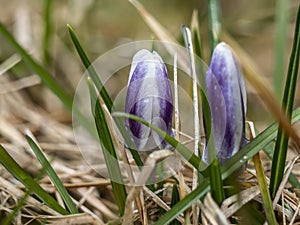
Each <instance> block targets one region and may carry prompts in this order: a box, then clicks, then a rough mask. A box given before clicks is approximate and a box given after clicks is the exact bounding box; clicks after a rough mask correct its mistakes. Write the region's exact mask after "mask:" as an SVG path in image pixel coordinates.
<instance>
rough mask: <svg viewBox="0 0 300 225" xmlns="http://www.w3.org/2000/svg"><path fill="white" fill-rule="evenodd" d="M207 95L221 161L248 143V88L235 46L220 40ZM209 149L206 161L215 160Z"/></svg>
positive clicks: (212, 63)
mask: <svg viewBox="0 0 300 225" xmlns="http://www.w3.org/2000/svg"><path fill="white" fill-rule="evenodd" d="M206 88H207V97H208V101H209V105H210V112H211V122H212V128H213V135H214V146H215V149H216V156H217V157H218V159H219V162H220V164H223V163H224V162H226V160H228V159H229V158H231V157H232V156H233V155H234V154H235V153H236V152H237V151H238V150H239V149H240V148H241V147H242V146H243V145H244V144H245V142H246V139H245V115H246V110H247V106H246V104H247V102H246V101H247V99H246V89H245V83H244V78H243V74H242V70H241V68H240V65H239V63H238V61H237V60H236V58H235V56H234V54H233V52H232V50H231V48H230V47H229V46H228V45H227V44H225V43H223V42H222V43H219V44H218V45H217V46H216V48H215V49H214V52H213V55H212V59H211V63H210V66H209V69H208V71H207V74H206ZM208 151H209V149H208V148H205V150H204V153H203V160H204V162H206V163H207V164H209V162H211V161H212V159H211V158H210V157H209V155H210V154H209V152H208Z"/></svg>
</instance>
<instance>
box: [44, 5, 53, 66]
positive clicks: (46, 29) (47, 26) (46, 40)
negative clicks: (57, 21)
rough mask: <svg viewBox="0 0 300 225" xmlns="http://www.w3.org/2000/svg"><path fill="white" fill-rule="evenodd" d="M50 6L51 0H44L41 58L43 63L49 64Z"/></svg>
mask: <svg viewBox="0 0 300 225" xmlns="http://www.w3.org/2000/svg"><path fill="white" fill-rule="evenodd" d="M51 6H52V0H45V1H44V36H43V60H44V63H45V65H49V64H50V61H51V56H50V44H51V43H50V42H51V37H52V32H51V31H52V23H51V22H52V21H51Z"/></svg>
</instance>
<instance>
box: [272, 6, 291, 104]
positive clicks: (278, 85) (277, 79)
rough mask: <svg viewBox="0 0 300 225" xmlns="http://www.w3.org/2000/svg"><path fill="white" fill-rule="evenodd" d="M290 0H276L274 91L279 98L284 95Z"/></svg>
mask: <svg viewBox="0 0 300 225" xmlns="http://www.w3.org/2000/svg"><path fill="white" fill-rule="evenodd" d="M288 3H289V2H288V1H286V0H277V1H276V15H275V20H276V34H275V60H274V61H275V65H274V93H275V94H276V97H277V99H278V100H279V99H280V98H281V95H282V88H283V87H282V81H283V80H284V68H285V67H284V65H285V60H284V59H285V56H286V55H285V49H286V38H287V24H288Z"/></svg>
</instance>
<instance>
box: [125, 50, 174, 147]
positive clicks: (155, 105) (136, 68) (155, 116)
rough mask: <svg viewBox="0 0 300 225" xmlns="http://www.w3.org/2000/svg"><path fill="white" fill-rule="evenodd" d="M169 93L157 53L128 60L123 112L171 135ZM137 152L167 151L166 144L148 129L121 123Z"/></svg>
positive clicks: (165, 71)
mask: <svg viewBox="0 0 300 225" xmlns="http://www.w3.org/2000/svg"><path fill="white" fill-rule="evenodd" d="M172 110H173V105H172V91H171V87H170V83H169V79H168V74H167V69H166V66H165V64H164V62H163V60H162V58H161V57H160V56H159V55H158V54H157V52H155V51H153V52H150V51H148V50H146V49H142V50H140V51H139V52H137V53H136V54H135V55H134V57H133V60H132V64H131V69H130V73H129V79H128V90H127V96H126V103H125V112H126V113H129V114H133V115H136V116H138V117H140V118H142V119H144V120H146V121H147V122H149V123H151V124H152V125H154V126H156V127H158V128H160V129H161V130H163V131H165V132H166V133H167V134H169V135H172ZM125 126H126V128H127V130H128V132H129V133H130V135H131V137H132V139H133V141H134V144H135V147H136V149H137V150H139V151H147V150H153V149H163V148H168V145H167V143H166V141H164V139H163V138H162V137H160V136H159V135H158V134H157V133H156V132H155V131H152V130H151V128H149V127H147V126H145V125H142V124H141V123H139V122H136V121H134V120H131V119H126V120H125Z"/></svg>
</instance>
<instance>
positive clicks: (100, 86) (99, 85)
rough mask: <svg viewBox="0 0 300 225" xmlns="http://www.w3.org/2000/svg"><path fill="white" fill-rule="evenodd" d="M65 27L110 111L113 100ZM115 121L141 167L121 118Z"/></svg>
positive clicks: (73, 33) (76, 39)
mask: <svg viewBox="0 0 300 225" xmlns="http://www.w3.org/2000/svg"><path fill="white" fill-rule="evenodd" d="M67 27H68V30H69V34H70V36H71V39H72V41H73V44H74V46H75V48H76V50H77V52H78V55H79V56H80V59H81V61H82V63H83V64H84V66H85V68H86V69H87V70H88V73H89V76H90V77H91V79H92V81H93V82H94V84H95V86H96V88H97V90H98V92H99V93H100V95H101V98H102V99H103V101H104V103H105V105H106V107H107V108H108V110H109V111H110V112H111V110H112V107H113V102H112V100H111V98H110V96H109V94H108V92H107V90H106V89H105V87H104V86H103V84H102V82H101V80H100V78H99V76H98V74H97V72H96V70H95V69H94V67H93V65H92V64H91V61H90V60H89V58H88V57H87V55H86V53H85V52H84V50H83V48H82V47H81V44H80V42H79V40H78V38H77V37H76V35H75V32H74V31H73V29H72V27H71V26H70V25H67ZM115 123H116V125H117V127H118V129H119V131H120V133H121V134H122V136H123V138H124V140H125V142H126V144H127V146H129V150H130V152H131V154H132V156H133V158H134V160H135V162H136V164H137V165H138V166H139V167H140V168H141V167H142V166H143V162H142V160H141V158H140V155H139V154H138V152H137V151H136V150H135V147H134V144H133V143H132V141H131V138H130V136H129V134H128V132H127V131H126V129H125V127H124V125H123V122H122V121H121V120H119V119H118V118H116V119H115Z"/></svg>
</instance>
